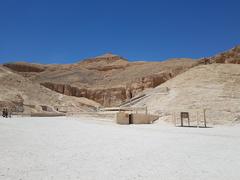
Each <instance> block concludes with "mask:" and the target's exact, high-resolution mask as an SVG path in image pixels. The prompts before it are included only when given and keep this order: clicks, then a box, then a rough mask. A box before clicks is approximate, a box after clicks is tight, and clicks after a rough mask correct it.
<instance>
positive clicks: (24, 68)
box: [3, 62, 45, 72]
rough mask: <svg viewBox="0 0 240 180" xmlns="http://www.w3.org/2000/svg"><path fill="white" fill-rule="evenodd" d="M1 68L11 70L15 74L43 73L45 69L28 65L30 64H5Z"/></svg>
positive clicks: (40, 66)
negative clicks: (15, 72)
mask: <svg viewBox="0 0 240 180" xmlns="http://www.w3.org/2000/svg"><path fill="white" fill-rule="evenodd" d="M3 66H5V67H7V68H9V69H12V70H14V71H17V72H43V71H44V70H45V67H44V66H43V65H40V64H30V63H24V62H22V63H20V62H18V63H6V64H4V65H3Z"/></svg>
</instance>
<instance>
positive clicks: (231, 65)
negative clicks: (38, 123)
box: [0, 46, 240, 120]
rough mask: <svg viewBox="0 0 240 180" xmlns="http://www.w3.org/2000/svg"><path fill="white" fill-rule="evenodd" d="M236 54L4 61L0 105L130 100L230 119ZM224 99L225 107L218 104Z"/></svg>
mask: <svg viewBox="0 0 240 180" xmlns="http://www.w3.org/2000/svg"><path fill="white" fill-rule="evenodd" d="M239 57H240V47H239V46H237V47H235V48H233V49H231V50H229V51H227V52H224V53H221V54H218V55H216V56H213V57H209V58H203V59H200V60H193V59H187V58H178V59H170V60H167V61H162V62H144V61H135V62H133V61H128V60H127V59H125V58H123V57H121V56H118V55H114V54H111V53H107V54H104V55H101V56H97V57H93V58H88V59H85V60H82V61H79V62H78V63H75V64H32V63H26V62H17V63H7V64H4V65H1V66H0V81H1V83H2V85H1V87H0V91H1V96H0V101H1V106H5V105H6V104H8V105H9V106H10V105H11V106H14V105H15V106H16V107H17V106H19V105H21V106H22V107H25V108H24V110H28V111H37V112H38V111H42V110H43V109H46V107H48V109H52V110H53V111H54V110H55V109H56V107H71V108H73V110H74V111H77V110H80V111H89V110H92V109H95V108H97V107H99V106H105V107H106V106H118V105H120V104H124V103H125V104H126V105H128V101H129V100H130V99H131V102H135V103H136V105H137V106H144V105H147V106H148V107H149V110H150V111H151V112H153V113H158V114H168V112H167V111H171V110H174V109H179V108H182V109H199V108H207V109H212V111H209V112H208V113H210V112H212V113H213V115H209V116H210V117H213V119H214V120H215V119H216V116H215V115H216V113H223V115H226V114H227V116H228V118H230V114H231V113H232V112H233V113H232V114H234V117H233V118H231V119H234V118H235V119H236V118H237V117H238V114H237V112H238V107H239V106H238V105H239V104H238V90H239V89H240V87H238V85H237V84H238V81H239V79H238V78H239V73H238V71H239V65H237V64H239V62H240V59H239ZM202 64H206V65H202ZM233 82H234V83H233ZM166 92H167V94H166ZM230 94H231V96H232V97H231V96H230ZM138 97H141V98H138ZM136 98H137V101H135V100H134V99H136ZM201 99H202V100H201ZM234 99H235V100H234ZM132 100H133V101H132ZM224 102H226V103H227V104H229V106H230V107H231V109H230V110H229V109H228V108H226V107H223V106H222V105H221V104H223V103H224ZM231 103H232V104H231ZM45 106H46V107H45ZM224 108H225V109H224ZM165 112H166V113H165ZM214 113H215V115H214ZM164 117H165V115H164ZM231 117H232V116H231Z"/></svg>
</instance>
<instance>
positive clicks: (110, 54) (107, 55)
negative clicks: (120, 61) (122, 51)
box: [95, 53, 120, 58]
mask: <svg viewBox="0 0 240 180" xmlns="http://www.w3.org/2000/svg"><path fill="white" fill-rule="evenodd" d="M109 57H120V56H118V55H116V54H112V53H106V54H103V55H101V56H97V57H95V58H109Z"/></svg>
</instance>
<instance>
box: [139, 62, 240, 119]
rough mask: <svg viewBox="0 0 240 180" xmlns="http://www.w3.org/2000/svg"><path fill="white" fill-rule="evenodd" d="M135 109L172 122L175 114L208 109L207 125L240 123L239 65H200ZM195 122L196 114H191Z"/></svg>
mask: <svg viewBox="0 0 240 180" xmlns="http://www.w3.org/2000/svg"><path fill="white" fill-rule="evenodd" d="M145 97H146V98H143V99H142V100H140V101H139V102H137V103H136V104H135V105H134V106H137V107H138V106H147V107H148V110H149V111H150V112H151V113H154V114H159V115H160V116H161V118H162V119H164V120H167V121H172V113H173V112H177V113H179V112H184V111H186V112H196V111H199V116H201V115H202V112H203V109H206V116H207V120H208V122H211V123H227V122H228V123H229V122H230V123H235V122H240V65H235V64H216V63H215V64H210V65H199V66H197V67H194V68H192V69H190V70H188V71H186V72H184V73H182V74H180V75H178V76H177V77H175V78H173V79H171V80H169V81H167V82H165V83H163V84H161V85H160V86H158V87H156V88H154V89H153V90H151V91H149V92H146V95H145ZM192 115H193V116H194V117H192V119H196V117H195V116H196V114H195V113H193V114H192Z"/></svg>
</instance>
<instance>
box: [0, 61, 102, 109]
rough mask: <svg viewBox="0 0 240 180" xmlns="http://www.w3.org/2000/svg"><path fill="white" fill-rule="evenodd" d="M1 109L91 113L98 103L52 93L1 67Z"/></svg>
mask: <svg viewBox="0 0 240 180" xmlns="http://www.w3.org/2000/svg"><path fill="white" fill-rule="evenodd" d="M0 82H1V86H0V109H2V108H4V107H5V108H12V109H13V110H14V111H24V112H25V113H34V112H44V111H45V112H46V111H51V112H56V109H59V110H64V109H66V106H68V110H70V111H71V110H74V111H91V110H93V109H95V108H96V107H97V106H99V104H98V103H96V102H94V101H91V100H88V99H86V98H75V97H69V96H65V95H61V94H59V93H56V92H54V91H51V90H49V89H47V88H45V87H43V86H41V85H40V84H38V83H34V82H32V81H31V80H29V79H26V78H24V77H22V76H21V75H18V74H16V73H14V72H12V71H10V70H9V69H7V68H5V67H3V66H0Z"/></svg>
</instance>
